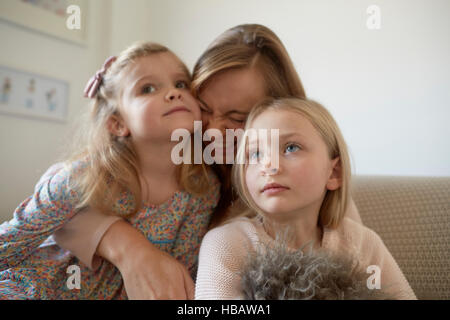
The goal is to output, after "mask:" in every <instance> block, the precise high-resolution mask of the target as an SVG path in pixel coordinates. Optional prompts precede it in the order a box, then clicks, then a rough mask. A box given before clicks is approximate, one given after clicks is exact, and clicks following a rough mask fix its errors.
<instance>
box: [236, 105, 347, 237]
mask: <svg viewBox="0 0 450 320" xmlns="http://www.w3.org/2000/svg"><path fill="white" fill-rule="evenodd" d="M268 110H287V111H291V112H295V113H298V114H300V115H302V116H303V117H305V118H306V119H307V120H308V121H309V122H310V123H311V124H312V125H313V126H314V128H315V129H316V130H317V132H318V133H319V135H320V137H321V138H322V140H323V142H324V143H325V145H326V146H327V149H328V155H329V157H330V159H335V158H336V157H339V162H340V168H341V170H340V173H341V186H340V188H338V189H336V190H327V192H326V194H325V198H324V200H323V202H322V205H321V207H320V211H319V223H320V225H321V226H322V227H327V228H336V227H337V226H338V225H339V224H340V222H341V221H342V219H343V218H344V215H345V212H346V210H347V207H348V204H349V201H350V180H351V164H350V158H349V155H348V150H347V144H346V143H345V140H344V137H343V135H342V133H341V131H340V129H339V127H338V125H337V123H336V121H335V120H334V119H333V117H332V115H331V114H330V113H329V112H328V110H327V109H326V108H324V107H323V106H322V105H320V104H319V103H317V102H315V101H312V100H302V99H295V98H285V99H268V100H265V101H263V102H261V103H260V104H258V105H257V106H255V107H254V108H253V109H252V111H251V112H250V114H249V116H248V119H247V123H246V125H245V130H246V131H245V132H246V133H245V134H244V137H243V139H242V140H241V143H240V145H239V147H238V151H237V156H236V164H235V165H234V166H233V172H232V175H233V183H234V186H235V188H236V190H237V192H238V194H239V195H240V197H241V199H242V200H243V201H244V203H245V204H246V205H247V206H248V208H249V209H248V210H247V211H245V212H244V213H242V216H249V217H251V216H255V215H258V214H260V215H261V216H262V217H265V215H264V212H263V211H262V210H261V209H260V208H259V207H258V205H257V204H256V203H255V202H254V201H253V199H252V197H251V195H250V193H249V191H248V189H247V185H246V181H245V171H246V169H247V165H246V157H247V155H246V150H247V143H248V141H247V140H248V139H247V138H248V135H247V133H248V129H250V128H251V126H252V123H253V122H254V121H255V119H257V118H258V117H259V116H260V115H261V114H263V113H264V112H266V111H268Z"/></svg>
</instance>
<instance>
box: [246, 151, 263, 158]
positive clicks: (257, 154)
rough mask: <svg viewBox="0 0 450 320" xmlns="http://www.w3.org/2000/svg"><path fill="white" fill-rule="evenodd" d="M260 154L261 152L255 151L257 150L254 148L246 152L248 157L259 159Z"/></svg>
mask: <svg viewBox="0 0 450 320" xmlns="http://www.w3.org/2000/svg"><path fill="white" fill-rule="evenodd" d="M260 155H261V153H260V152H259V151H257V150H255V151H250V152H249V153H248V157H249V159H259V157H260Z"/></svg>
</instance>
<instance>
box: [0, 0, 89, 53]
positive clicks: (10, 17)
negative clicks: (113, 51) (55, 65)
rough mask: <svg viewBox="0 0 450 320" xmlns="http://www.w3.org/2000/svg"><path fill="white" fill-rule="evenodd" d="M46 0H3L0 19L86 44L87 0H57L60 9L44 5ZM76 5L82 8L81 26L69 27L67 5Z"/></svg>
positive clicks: (0, 6)
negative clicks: (55, 9) (56, 10)
mask: <svg viewBox="0 0 450 320" xmlns="http://www.w3.org/2000/svg"><path fill="white" fill-rule="evenodd" d="M43 1H45V0H2V1H0V19H3V20H5V21H8V22H11V23H13V24H16V25H20V26H22V27H25V28H27V29H30V30H32V31H37V32H41V33H44V34H47V35H51V36H54V37H57V38H59V39H62V40H65V41H70V42H72V43H76V44H78V45H81V46H86V41H87V39H86V35H87V33H86V21H87V19H86V15H87V13H88V10H87V9H88V7H87V6H88V4H87V1H86V0H70V1H69V0H55V1H54V2H53V3H52V5H54V3H55V2H56V3H58V5H59V6H60V10H59V11H58V12H55V11H52V9H53V8H51V7H49V6H47V5H45V6H44V5H42V4H43ZM70 5H76V6H78V7H79V8H80V15H79V16H80V28H79V29H77V28H74V29H69V28H68V27H67V20H68V19H69V17H70V15H71V14H70V13H67V7H68V6H70Z"/></svg>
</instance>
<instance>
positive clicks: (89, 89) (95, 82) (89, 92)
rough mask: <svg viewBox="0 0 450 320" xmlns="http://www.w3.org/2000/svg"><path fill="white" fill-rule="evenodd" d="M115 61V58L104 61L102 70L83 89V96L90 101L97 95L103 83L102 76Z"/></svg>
mask: <svg viewBox="0 0 450 320" xmlns="http://www.w3.org/2000/svg"><path fill="white" fill-rule="evenodd" d="M116 59H117V57H115V56H112V57H109V58H108V59H106V61H105V63H104V64H103V67H102V69H100V70H98V71H97V72H96V73H95V75H94V76H92V77H91V78H90V79H89V81H88V83H87V85H86V87H85V88H84V96H85V97H86V98H90V99H92V98H94V97H95V96H96V95H97V91H98V88H99V87H100V85H101V84H102V82H103V76H104V75H105V73H106V71H107V70H108V69H109V67H110V66H111V64H112V63H113V62H114V61H116Z"/></svg>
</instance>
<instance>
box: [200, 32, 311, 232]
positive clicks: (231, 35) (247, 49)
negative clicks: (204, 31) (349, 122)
mask: <svg viewBox="0 0 450 320" xmlns="http://www.w3.org/2000/svg"><path fill="white" fill-rule="evenodd" d="M244 68H253V69H256V70H257V71H258V72H259V74H260V75H261V78H262V79H263V80H264V83H265V86H266V96H267V97H272V98H286V97H296V98H305V97H306V96H305V90H304V89H303V85H302V82H301V80H300V77H299V76H298V73H297V71H296V70H295V67H294V64H293V63H292V60H291V58H290V57H289V54H288V52H287V50H286V48H285V47H284V45H283V43H282V42H281V40H280V39H279V38H278V37H277V35H276V34H275V33H274V32H273V31H272V30H270V29H269V28H267V27H265V26H263V25H260V24H242V25H238V26H236V27H233V28H231V29H229V30H226V31H225V32H224V33H222V34H221V35H220V36H219V37H217V38H216V39H215V40H214V41H213V42H212V43H211V44H210V45H209V47H208V48H207V49H206V51H205V52H204V53H203V54H202V55H201V56H200V58H199V59H198V60H197V63H196V64H195V66H194V70H193V74H192V84H191V90H192V93H193V95H194V97H198V96H199V95H200V94H201V91H202V90H203V88H204V87H205V85H206V84H207V83H208V81H210V80H211V79H212V78H213V77H214V76H215V75H217V74H219V73H221V72H225V71H227V70H231V69H244ZM213 168H214V170H215V172H216V174H217V175H218V176H219V179H220V181H221V190H220V191H221V197H220V201H219V204H218V206H217V208H216V212H215V213H214V215H213V219H212V225H213V226H214V225H217V224H218V223H219V222H220V221H221V220H222V218H223V216H225V214H229V213H230V212H227V210H228V209H229V208H230V204H232V201H233V192H232V189H231V170H230V168H229V166H226V165H215V166H213Z"/></svg>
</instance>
